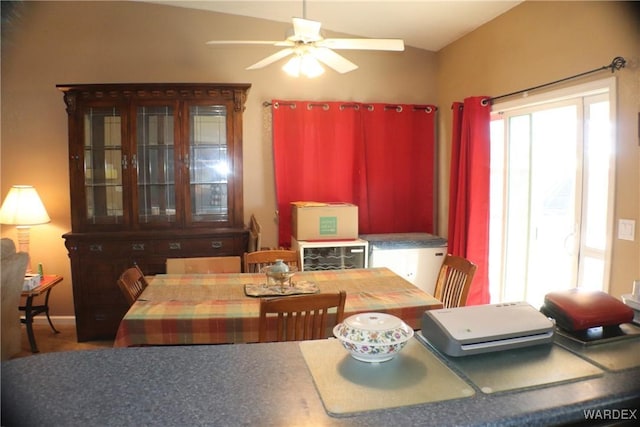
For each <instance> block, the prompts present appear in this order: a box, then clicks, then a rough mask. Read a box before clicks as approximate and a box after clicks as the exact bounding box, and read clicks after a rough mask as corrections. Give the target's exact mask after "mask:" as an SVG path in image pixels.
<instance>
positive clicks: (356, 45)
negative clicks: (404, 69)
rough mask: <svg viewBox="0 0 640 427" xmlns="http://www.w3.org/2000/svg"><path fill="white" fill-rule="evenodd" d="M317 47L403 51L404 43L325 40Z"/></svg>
mask: <svg viewBox="0 0 640 427" xmlns="http://www.w3.org/2000/svg"><path fill="white" fill-rule="evenodd" d="M316 46H322V47H328V48H329V49H354V50H393V51H402V50H404V41H403V40H401V39H324V40H322V41H319V42H317V43H316Z"/></svg>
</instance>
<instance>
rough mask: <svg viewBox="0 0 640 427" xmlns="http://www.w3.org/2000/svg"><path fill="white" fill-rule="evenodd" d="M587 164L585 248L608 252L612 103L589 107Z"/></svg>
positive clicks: (586, 146) (586, 143)
mask: <svg viewBox="0 0 640 427" xmlns="http://www.w3.org/2000/svg"><path fill="white" fill-rule="evenodd" d="M587 114H588V120H587V131H586V135H585V136H586V141H585V164H586V167H587V169H588V174H587V180H586V181H587V189H586V190H587V191H586V201H585V202H586V203H585V204H586V209H585V214H586V218H585V220H586V227H584V230H585V236H584V238H585V245H586V246H588V247H590V248H594V249H599V250H602V251H604V250H605V247H606V239H607V210H606V209H603V206H607V203H608V196H609V160H608V159H609V158H610V157H611V137H610V135H611V128H610V123H609V102H608V101H607V102H598V103H594V104H589V105H588V107H587Z"/></svg>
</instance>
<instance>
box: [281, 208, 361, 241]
mask: <svg viewBox="0 0 640 427" xmlns="http://www.w3.org/2000/svg"><path fill="white" fill-rule="evenodd" d="M291 235H292V236H293V237H294V238H295V239H296V240H336V239H357V238H358V207H357V206H356V205H352V204H350V203H318V202H293V203H291Z"/></svg>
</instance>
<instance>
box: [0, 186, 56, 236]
mask: <svg viewBox="0 0 640 427" xmlns="http://www.w3.org/2000/svg"><path fill="white" fill-rule="evenodd" d="M50 221H51V218H49V215H48V214H47V210H46V209H45V208H44V205H43V204H42V200H40V196H38V192H37V191H36V189H35V188H33V187H32V186H30V185H14V186H13V187H11V190H9V194H7V197H6V198H5V199H4V202H3V203H2V207H1V208H0V224H13V225H19V226H20V225H26V226H28V225H37V224H45V223H47V222H50Z"/></svg>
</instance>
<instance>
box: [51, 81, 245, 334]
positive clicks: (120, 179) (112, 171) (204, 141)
mask: <svg viewBox="0 0 640 427" xmlns="http://www.w3.org/2000/svg"><path fill="white" fill-rule="evenodd" d="M57 87H58V89H60V90H61V91H62V92H63V93H64V102H65V104H66V109H67V113H68V117H69V175H70V181H71V182H70V184H71V225H72V231H71V232H70V233H67V234H65V235H64V236H63V238H64V239H65V245H66V247H67V250H68V251H69V257H70V259H71V272H72V279H73V298H74V306H75V315H76V329H77V334H78V341H87V340H92V339H100V338H113V337H115V334H116V331H117V328H118V325H119V323H120V320H121V319H122V317H123V316H124V314H125V313H126V311H127V308H128V307H127V304H126V302H125V299H124V297H123V296H122V295H121V293H120V290H119V288H118V286H117V283H116V280H117V278H118V276H119V275H120V273H121V272H122V271H124V270H125V269H126V268H127V267H130V266H131V265H133V264H134V263H135V264H137V265H139V266H140V268H141V269H142V271H143V272H144V273H145V274H149V275H152V274H160V273H164V272H165V261H166V259H167V258H181V257H197V256H217V255H219V256H226V255H242V253H243V252H245V251H246V249H247V244H248V230H247V229H246V228H245V226H244V222H243V218H244V216H243V206H242V113H243V110H244V104H245V101H246V96H247V92H248V90H249V88H250V85H249V84H204V83H194V84H189V83H178V84H82V85H58V86H57Z"/></svg>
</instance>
